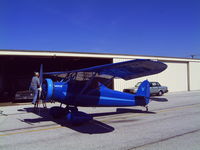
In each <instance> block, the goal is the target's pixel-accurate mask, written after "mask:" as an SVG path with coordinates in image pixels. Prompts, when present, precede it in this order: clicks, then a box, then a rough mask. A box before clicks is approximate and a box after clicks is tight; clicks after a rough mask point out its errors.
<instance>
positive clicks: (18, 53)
mask: <svg viewBox="0 0 200 150" xmlns="http://www.w3.org/2000/svg"><path fill="white" fill-rule="evenodd" d="M6 55H7V56H9V55H10V56H40V57H91V58H111V59H112V58H121V59H153V60H161V61H178V62H200V59H193V58H181V57H164V56H144V55H128V54H110V53H85V52H65V51H38V50H9V49H0V56H6Z"/></svg>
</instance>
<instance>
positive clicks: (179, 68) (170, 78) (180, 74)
mask: <svg viewBox="0 0 200 150" xmlns="http://www.w3.org/2000/svg"><path fill="white" fill-rule="evenodd" d="M126 60H130V59H114V60H113V61H114V62H121V61H126ZM164 63H166V64H167V65H168V68H167V69H166V70H165V71H163V72H161V73H159V74H155V75H151V76H145V77H142V78H137V79H133V80H128V81H125V80H123V79H115V80H114V88H115V89H116V90H119V91H123V89H125V88H130V87H133V86H134V85H135V84H136V83H137V82H140V81H143V80H145V79H148V80H149V81H158V82H160V84H161V85H165V86H167V87H168V90H169V91H170V92H177V91H188V68H187V67H188V64H187V63H186V62H164Z"/></svg>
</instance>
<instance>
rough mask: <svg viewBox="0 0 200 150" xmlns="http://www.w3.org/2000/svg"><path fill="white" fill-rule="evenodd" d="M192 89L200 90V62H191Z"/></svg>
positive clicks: (190, 79) (190, 80)
mask: <svg viewBox="0 0 200 150" xmlns="http://www.w3.org/2000/svg"><path fill="white" fill-rule="evenodd" d="M189 73H190V75H189V83H190V90H200V62H189Z"/></svg>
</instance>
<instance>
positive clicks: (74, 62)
mask: <svg viewBox="0 0 200 150" xmlns="http://www.w3.org/2000/svg"><path fill="white" fill-rule="evenodd" d="M131 59H152V60H159V61H162V62H164V63H166V64H167V65H168V68H167V69H166V70H165V71H164V72H162V73H160V74H157V75H152V76H147V77H144V78H138V79H134V80H129V81H124V80H121V79H115V80H114V82H113V88H114V89H115V90H120V91H122V90H123V89H124V88H129V87H133V86H134V85H135V84H136V83H137V82H138V81H142V80H144V79H148V80H149V81H158V82H160V83H161V84H162V85H166V86H168V88H169V91H170V92H177V91H193V90H200V59H188V58H174V57H155V56H139V55H119V54H100V53H99V54H98V53H77V52H57V51H27V50H0V99H5V98H8V99H10V98H13V97H14V95H15V93H16V92H17V91H23V90H27V89H28V87H29V83H30V80H31V77H32V75H33V72H34V71H38V70H39V66H40V64H41V63H43V64H44V71H66V70H74V69H80V68H86V67H91V66H96V65H103V64H108V63H115V62H121V61H126V60H131Z"/></svg>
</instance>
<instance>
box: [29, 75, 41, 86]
mask: <svg viewBox="0 0 200 150" xmlns="http://www.w3.org/2000/svg"><path fill="white" fill-rule="evenodd" d="M39 86H40V80H39V78H38V77H36V76H34V77H33V78H32V80H31V87H33V88H38V87H39Z"/></svg>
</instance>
